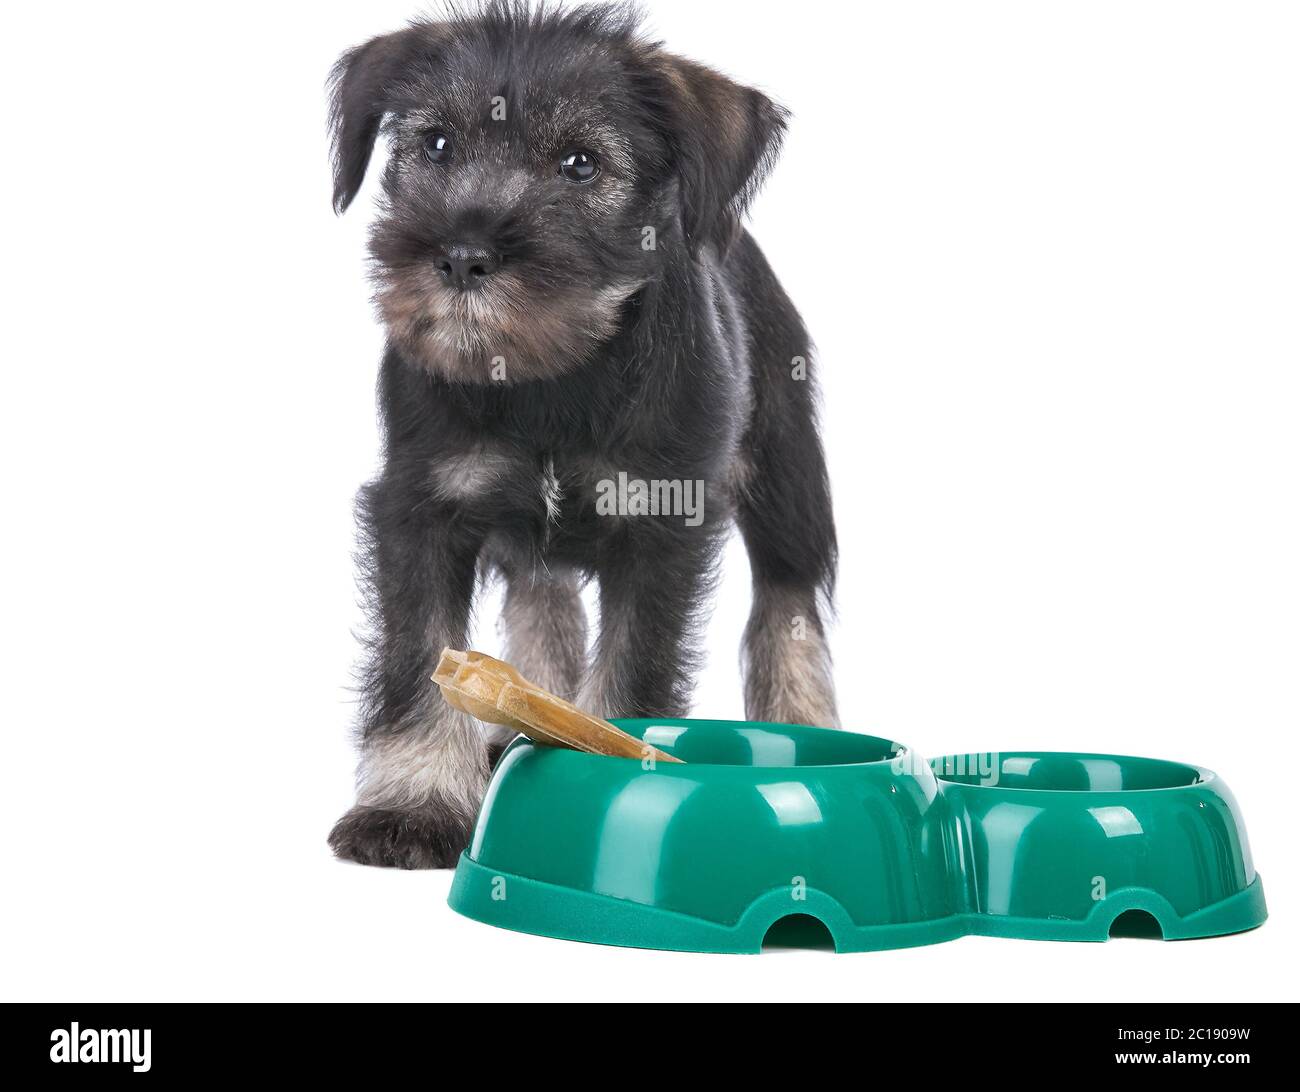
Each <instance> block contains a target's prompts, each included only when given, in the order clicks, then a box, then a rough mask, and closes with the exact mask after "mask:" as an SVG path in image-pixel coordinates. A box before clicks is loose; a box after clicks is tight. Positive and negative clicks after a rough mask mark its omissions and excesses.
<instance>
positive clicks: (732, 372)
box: [330, 0, 836, 868]
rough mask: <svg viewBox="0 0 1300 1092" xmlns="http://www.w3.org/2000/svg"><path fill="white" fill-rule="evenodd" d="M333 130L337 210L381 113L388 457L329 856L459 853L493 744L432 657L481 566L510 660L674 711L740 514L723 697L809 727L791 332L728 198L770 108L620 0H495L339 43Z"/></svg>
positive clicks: (745, 185)
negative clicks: (348, 798) (590, 611)
mask: <svg viewBox="0 0 1300 1092" xmlns="http://www.w3.org/2000/svg"><path fill="white" fill-rule="evenodd" d="M331 124H332V132H333V148H334V179H335V186H334V203H335V206H336V208H337V209H338V210H339V211H342V210H343V209H345V208H347V206H348V204H349V203H350V202H351V201H352V199H353V198H354V197H355V196H356V193H357V190H358V188H359V187H360V186H361V182H362V178H363V176H364V174H365V171H366V165H367V162H368V160H369V159H370V155H371V151H372V148H373V146H374V144H375V140H376V138H377V136H378V134H379V133H380V131H381V129H382V130H383V131H384V132H385V133H386V135H387V137H388V145H389V148H390V158H389V161H388V164H387V167H386V169H385V172H384V176H383V200H382V211H381V213H380V216H379V219H378V221H377V223H376V224H375V226H374V228H373V232H372V239H371V252H372V255H373V259H374V277H375V282H376V286H377V300H378V303H379V307H380V310H381V312H382V315H383V319H384V322H385V324H386V326H387V331H388V351H387V353H386V355H385V357H384V361H383V365H382V370H381V375H380V382H379V387H380V403H381V409H382V414H383V422H384V432H385V461H384V467H383V471H382V473H381V474H380V476H379V477H378V479H377V480H376V481H374V482H371V483H370V484H369V485H367V486H366V487H365V489H364V490H363V491H362V494H361V498H360V518H361V524H362V529H363V536H364V541H365V546H366V554H365V557H366V564H365V576H366V578H367V584H368V592H369V596H370V605H371V608H372V612H373V622H374V638H373V647H372V649H371V652H372V655H371V658H370V662H369V666H368V670H367V673H366V676H365V680H364V715H363V725H362V742H361V747H362V759H361V766H360V771H359V774H358V783H359V788H358V802H357V805H356V807H354V808H353V809H352V810H351V811H349V812H348V813H347V814H346V815H345V816H344V817H343V818H342V819H341V820H339V822H338V824H337V825H336V826H335V828H334V831H333V833H332V834H331V835H330V844H331V845H332V846H333V847H334V850H335V852H336V853H337V854H338V855H339V856H340V857H346V858H350V859H352V860H356V861H361V862H364V863H367V864H376V865H393V866H398V867H402V868H428V867H435V868H436V867H443V866H449V865H452V864H454V863H455V861H456V858H457V856H458V855H459V854H460V852H461V850H463V849H464V848H465V845H466V843H467V840H468V837H469V832H470V828H471V825H472V823H473V820H474V816H475V812H476V810H477V808H478V805H479V802H480V799H481V796H482V793H483V790H484V787H485V784H486V780H487V777H488V773H489V765H490V757H489V755H490V749H489V740H488V739H487V738H486V737H485V736H484V735H483V734H482V730H481V729H480V728H479V727H478V726H477V725H476V724H475V723H473V722H471V721H469V720H468V718H466V717H464V716H463V715H462V714H458V713H455V712H453V711H452V710H450V709H449V708H447V707H446V706H445V705H444V704H443V702H442V700H441V698H440V697H439V694H438V691H437V689H436V688H435V687H434V686H433V685H432V684H431V683H430V681H429V675H430V672H431V671H432V669H433V667H434V664H435V663H436V660H437V656H438V653H439V651H440V650H441V649H442V647H443V646H444V645H452V646H456V647H465V645H466V641H467V638H466V634H467V629H468V627H469V624H470V614H471V606H472V601H473V598H474V594H475V590H476V587H477V586H478V585H479V584H480V582H481V581H482V580H483V579H485V578H486V577H487V576H489V575H494V574H500V575H501V576H503V577H504V579H505V582H506V584H505V588H506V591H505V609H504V623H505V630H506V648H505V653H504V655H505V657H506V658H507V659H509V660H510V661H512V662H513V663H515V664H516V665H517V666H518V667H519V668H520V669H521V670H522V671H523V673H524V674H525V675H526V676H528V677H529V678H531V679H532V680H534V681H535V682H537V683H539V684H540V685H542V686H544V687H546V688H548V689H550V690H553V691H555V692H557V693H559V694H562V695H565V696H568V697H570V698H573V699H575V700H576V701H577V702H578V704H579V705H581V706H583V707H585V708H588V709H590V710H593V711H595V712H598V713H602V714H605V715H624V716H679V715H683V714H684V713H685V712H686V709H687V704H688V699H689V693H690V687H691V682H692V673H693V666H692V665H693V660H694V658H695V640H696V636H697V632H696V631H697V627H698V623H699V621H700V619H701V616H702V612H703V610H704V607H705V603H706V598H707V596H708V594H709V592H710V589H711V584H712V580H713V576H714V572H715V564H716V561H717V558H718V555H719V551H720V547H721V544H722V543H723V541H724V539H725V537H726V535H727V533H728V529H729V527H730V525H731V523H732V521H733V520H734V521H735V522H736V523H738V524H739V527H740V530H741V533H742V535H743V537H744V541H745V543H746V546H747V547H748V551H749V556H750V560H751V567H752V571H753V584H754V605H753V612H752V615H751V617H750V620H749V624H748V626H747V628H746V631H745V635H744V653H743V669H744V681H745V715H746V716H747V717H749V718H752V719H755V720H772V721H786V722H796V723H808V724H820V725H834V724H835V722H836V713H835V701H834V695H833V689H832V682H831V671H830V659H829V656H828V653H827V648H826V642H825V639H824V633H823V617H824V613H825V612H826V610H827V609H828V601H829V594H830V590H831V585H832V582H833V579H834V569H835V530H834V524H833V522H832V517H831V502H830V494H829V488H828V484H827V476H826V469H825V465H824V462H823V458H822V450H821V444H820V441H819V438H818V434H817V428H816V421H815V405H814V403H815V399H814V393H813V389H812V384H811V382H810V380H809V376H808V367H809V361H810V357H811V354H810V345H809V340H808V335H807V333H806V332H805V330H804V327H803V324H802V323H801V321H800V319H799V315H798V313H797V312H796V311H795V309H794V306H793V305H792V304H791V303H790V300H789V299H788V298H787V297H786V295H785V293H784V292H783V291H782V289H781V286H780V284H779V283H778V282H777V279H776V277H775V275H774V274H773V272H772V270H771V269H770V268H769V266H768V264H767V262H766V261H765V260H764V258H763V255H762V253H761V252H760V251H759V248H758V246H757V244H755V242H754V241H753V240H752V239H751V238H750V236H749V235H748V233H747V232H745V231H744V230H743V229H742V228H741V227H740V223H739V220H740V217H741V215H742V213H743V211H744V209H745V206H746V204H747V202H748V201H749V199H750V197H751V196H752V195H753V193H754V191H755V189H756V188H757V186H758V184H759V182H760V180H761V178H762V176H763V174H764V172H765V171H766V170H767V168H768V167H769V166H770V164H771V163H772V161H773V159H774V158H775V156H776V152H777V148H778V145H779V143H780V140H781V136H782V132H783V130H784V127H785V114H784V111H782V110H781V108H779V107H778V106H776V105H774V104H773V103H772V102H771V101H770V100H768V99H767V98H766V97H765V96H763V95H762V94H760V93H759V92H758V91H755V90H752V89H751V88H748V87H742V86H739V85H738V84H736V83H733V82H732V81H731V80H729V79H727V78H725V77H724V76H721V75H719V74H718V73H717V72H714V71H712V70H711V69H709V68H705V67H703V66H701V65H698V64H695V63H693V62H691V61H687V60H683V59H682V58H680V57H676V56H674V55H672V54H670V53H666V52H664V51H663V50H662V49H661V48H659V46H658V44H656V43H652V42H649V41H647V40H646V39H645V38H644V37H643V36H642V35H641V33H640V32H639V30H638V26H637V18H636V15H635V12H632V11H629V10H628V9H626V8H624V7H621V6H606V5H594V6H582V7H577V8H571V9H565V10H555V9H549V8H548V9H545V10H540V11H539V10H530V9H529V8H528V7H527V6H525V5H522V4H518V3H511V2H508V0H504V2H503V0H497V2H489V3H488V4H487V5H486V6H483V7H479V8H475V9H474V10H473V11H460V10H457V11H453V12H452V13H451V14H449V15H448V16H447V17H446V18H445V19H443V20H439V21H431V22H421V23H418V24H415V25H412V26H411V27H410V28H408V29H406V30H403V31H399V32H398V33H395V34H389V35H385V36H383V37H380V38H375V39H373V40H372V41H370V42H367V43H366V44H365V45H362V46H360V47H358V48H356V49H353V50H350V51H349V52H348V53H346V54H344V56H343V57H342V58H341V59H340V61H339V63H338V65H337V68H336V70H335V73H334V81H333V102H332V111H331ZM592 577H595V578H596V580H597V581H598V585H599V602H600V625H599V630H598V633H597V636H596V639H595V641H594V650H593V653H592V655H591V662H590V663H588V653H587V629H586V620H585V618H584V614H583V607H582V602H581V598H580V594H579V593H580V588H581V585H582V583H583V582H584V581H585V580H588V579H590V578H592Z"/></svg>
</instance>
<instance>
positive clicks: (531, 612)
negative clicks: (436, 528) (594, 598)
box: [488, 564, 587, 765]
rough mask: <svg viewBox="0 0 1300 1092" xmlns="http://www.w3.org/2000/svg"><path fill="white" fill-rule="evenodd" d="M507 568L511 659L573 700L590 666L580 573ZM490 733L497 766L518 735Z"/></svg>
mask: <svg viewBox="0 0 1300 1092" xmlns="http://www.w3.org/2000/svg"><path fill="white" fill-rule="evenodd" d="M502 569H503V572H504V573H505V578H506V595H505V603H504V604H503V606H502V610H501V624H502V626H503V628H504V630H505V637H506V645H505V659H506V660H507V661H508V662H509V663H511V664H513V665H514V666H515V667H517V668H518V669H519V671H520V673H521V674H522V675H523V676H524V678H526V679H528V680H529V681H530V682H535V683H536V684H537V685H538V686H540V687H541V688H542V689H543V690H549V691H550V692H551V693H552V694H558V695H559V696H560V697H562V698H564V699H566V700H568V701H572V700H573V699H574V698H575V697H577V694H578V687H579V686H580V685H581V683H582V676H583V673H584V672H585V671H586V667H587V612H586V610H585V609H584V608H583V605H582V592H581V588H580V586H579V581H578V578H577V577H576V576H575V575H574V574H573V573H569V572H564V571H559V572H555V573H549V572H547V571H546V570H545V569H538V570H536V571H534V570H531V569H525V568H523V567H522V566H516V565H513V564H512V565H503V566H502ZM488 732H489V734H488V755H489V758H490V760H491V761H492V763H493V765H495V764H496V760H497V759H498V758H499V757H500V756H501V752H502V750H504V749H505V746H506V744H508V743H509V742H510V740H511V739H513V738H514V736H513V733H511V732H510V731H509V730H508V729H505V728H499V727H497V726H492V725H490V726H489V727H488Z"/></svg>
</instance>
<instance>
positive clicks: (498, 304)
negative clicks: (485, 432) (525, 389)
mask: <svg viewBox="0 0 1300 1092" xmlns="http://www.w3.org/2000/svg"><path fill="white" fill-rule="evenodd" d="M378 283H379V291H378V294H377V299H378V302H379V306H380V310H381V311H382V312H383V316H384V321H385V322H386V323H387V325H388V329H389V332H390V333H391V334H392V336H393V339H394V341H395V342H396V344H397V346H398V348H400V349H401V350H402V351H403V352H404V353H405V354H406V355H407V357H408V358H409V359H410V360H411V361H412V362H413V363H415V364H418V365H420V366H421V367H424V368H428V369H429V370H430V371H432V372H435V373H436V374H438V375H441V376H443V377H444V378H446V379H450V380H452V381H454V382H458V383H520V382H524V381H526V380H530V379H547V378H551V377H554V376H557V375H562V374H563V373H565V372H567V371H570V370H572V369H573V368H575V367H577V366H578V365H580V364H581V363H582V362H583V361H584V360H585V359H587V357H588V356H590V355H591V352H592V350H593V349H594V348H595V347H596V346H597V345H599V344H600V343H601V342H603V341H606V340H608V339H609V338H610V337H612V336H613V334H614V333H615V331H616V330H617V329H618V320H619V312H620V309H621V308H622V305H623V302H624V301H625V300H626V299H627V298H628V297H629V296H630V295H632V293H633V292H635V291H636V290H637V289H638V288H640V287H641V284H642V282H641V281H637V280H633V281H620V282H618V283H616V284H612V285H608V286H606V287H604V288H600V289H595V290H585V291H584V290H580V289H575V288H558V289H549V290H548V291H547V292H546V293H545V295H540V294H537V293H534V292H533V291H531V290H530V289H529V288H528V287H527V286H526V285H525V284H524V283H523V282H522V281H521V280H520V279H519V278H518V277H517V276H515V275H513V274H512V273H511V272H510V271H509V270H504V271H502V272H500V273H497V274H494V275H493V276H492V277H490V278H488V279H487V280H485V281H483V282H482V283H481V284H480V285H479V286H478V287H476V288H474V289H472V290H471V291H469V292H457V291H455V290H453V289H451V288H449V287H448V286H447V285H446V284H444V283H443V282H442V279H441V278H440V277H438V276H437V275H436V274H431V273H430V272H428V271H425V270H422V269H421V270H414V271H412V270H404V271H400V272H390V271H386V272H383V273H381V274H380V275H379V278H378Z"/></svg>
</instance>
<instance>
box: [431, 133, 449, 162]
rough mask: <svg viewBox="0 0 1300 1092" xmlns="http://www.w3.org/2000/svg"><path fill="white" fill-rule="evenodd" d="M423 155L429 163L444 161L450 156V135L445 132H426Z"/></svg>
mask: <svg viewBox="0 0 1300 1092" xmlns="http://www.w3.org/2000/svg"><path fill="white" fill-rule="evenodd" d="M424 157H425V158H426V159H427V160H428V161H429V162H430V163H446V162H447V160H448V159H450V158H451V137H449V136H448V135H447V134H446V133H438V132H433V133H426V134H425V135H424Z"/></svg>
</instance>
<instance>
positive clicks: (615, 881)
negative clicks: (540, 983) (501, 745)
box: [449, 720, 1267, 952]
mask: <svg viewBox="0 0 1300 1092" xmlns="http://www.w3.org/2000/svg"><path fill="white" fill-rule="evenodd" d="M616 723H617V724H618V725H619V727H621V728H623V729H624V730H625V731H627V732H630V733H631V734H633V735H635V736H637V737H639V738H641V739H643V740H644V741H645V742H647V743H649V744H652V745H653V746H654V747H657V748H659V749H660V750H663V751H666V752H668V753H669V754H672V755H675V756H676V757H678V758H681V759H683V760H684V763H685V764H684V765H677V764H668V763H660V764H658V765H657V766H650V767H649V768H647V767H648V764H645V763H641V762H638V761H636V760H633V759H625V758H608V757H604V756H600V755H589V754H583V753H580V752H577V751H570V750H564V749H559V748H553V747H545V746H538V745H536V744H534V743H531V742H529V741H528V740H526V739H522V738H521V739H519V740H517V741H516V742H515V743H514V744H513V745H512V746H511V747H510V748H509V750H507V752H506V753H505V755H504V756H503V757H502V759H501V761H500V763H499V764H498V766H497V769H496V772H495V773H494V775H493V778H492V782H491V784H490V785H489V787H488V791H487V796H486V799H485V800H484V803H483V808H482V810H481V812H480V814H479V819H478V824H477V827H476V829H475V832H474V837H473V841H472V843H471V845H470V847H469V849H468V850H467V851H466V852H465V854H464V855H463V856H462V858H461V861H460V865H459V867H458V868H457V870H456V876H455V879H454V881H453V883H452V889H451V895H450V898H449V902H450V904H451V906H452V908H453V909H454V910H456V911H458V912H459V913H461V914H464V915H466V916H467V917H470V918H474V919H475V920H478V921H482V922H486V923H488V924H490V925H496V926H499V927H501V928H505V929H513V930H517V931H520V932H525V933H535V934H540V935H542V936H548V937H559V938H562V939H566V940H582V941H590V942H594V943H602V944H618V945H625V946H632V947H640V948H662V949H671V950H676V951H693V952H758V951H760V950H761V949H762V947H763V943H764V940H765V938H767V937H768V936H769V933H771V934H772V935H773V936H777V935H780V934H781V933H785V932H790V933H795V932H797V931H798V930H799V928H800V927H807V928H808V929H810V930H813V931H816V932H818V933H820V934H821V935H823V936H824V935H825V934H829V937H830V940H831V942H832V943H833V945H834V947H835V949H836V951H839V952H859V951H871V950H878V949H884V948H903V947H908V946H911V945H917V944H932V943H935V942H937V941H942V940H952V939H954V938H956V937H960V936H964V935H967V934H972V933H973V934H983V935H988V936H1000V937H1020V938H1025V939H1031V940H1105V939H1107V937H1109V936H1111V935H1113V934H1114V933H1120V932H1133V933H1142V932H1150V933H1157V932H1158V935H1162V936H1163V937H1164V938H1165V939H1166V940H1175V939H1186V938H1191V937H1207V936H1215V935H1219V934H1224V933H1235V932H1239V931H1242V930H1245V929H1252V928H1254V927H1255V926H1257V925H1260V924H1261V923H1262V922H1263V921H1264V919H1265V918H1266V917H1267V910H1266V908H1265V905H1264V891H1263V886H1262V884H1261V881H1260V879H1259V877H1258V875H1257V874H1256V872H1255V868H1254V864H1253V862H1252V861H1251V856H1250V848H1249V845H1248V843H1247V841H1246V829H1245V826H1244V824H1243V823H1242V819H1241V813H1240V811H1239V810H1238V807H1237V803H1236V801H1235V800H1234V799H1233V797H1232V794H1231V793H1230V792H1229V791H1228V788H1227V786H1226V785H1224V784H1223V782H1222V781H1220V780H1219V779H1218V778H1217V777H1216V776H1215V775H1214V774H1213V773H1211V772H1210V771H1208V770H1204V769H1200V768H1198V767H1195V766H1186V765H1181V764H1179V763H1176V762H1164V761H1159V760H1156V759H1148V758H1126V757H1121V756H1117V755H1090V754H1065V753H1037V752H1016V753H1011V754H1009V753H1001V754H991V755H990V754H985V755H958V756H952V757H949V758H944V759H938V760H936V761H935V762H933V763H928V762H926V761H924V760H922V759H920V758H919V757H917V756H916V755H915V754H914V753H913V752H912V751H910V750H909V749H907V748H905V747H901V746H899V745H896V744H892V743H889V742H886V741H885V740H882V739H877V738H875V737H872V736H865V735H859V734H855V733H852V732H841V731H829V730H826V729H822V728H806V727H799V726H792V725H786V724H761V723H753V722H733V721H708V720H620V721H617V722H616ZM819 923H820V924H819ZM774 927H776V929H775V931H774Z"/></svg>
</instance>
